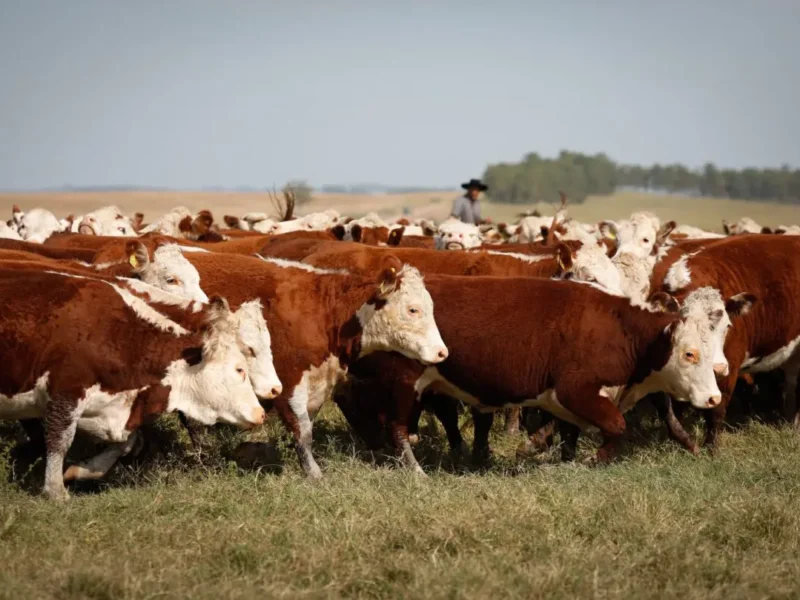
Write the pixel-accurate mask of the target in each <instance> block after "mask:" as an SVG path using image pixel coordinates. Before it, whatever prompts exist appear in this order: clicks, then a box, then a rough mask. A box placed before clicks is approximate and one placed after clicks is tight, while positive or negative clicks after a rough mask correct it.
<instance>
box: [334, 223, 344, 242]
mask: <svg viewBox="0 0 800 600" xmlns="http://www.w3.org/2000/svg"><path fill="white" fill-rule="evenodd" d="M331 233H332V234H333V237H335V238H336V239H337V240H340V241H341V240H343V239H344V234H345V233H346V232H345V230H344V225H334V226H333V227H332V228H331Z"/></svg>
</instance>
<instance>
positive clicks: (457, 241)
mask: <svg viewBox="0 0 800 600" xmlns="http://www.w3.org/2000/svg"><path fill="white" fill-rule="evenodd" d="M433 239H434V244H435V245H436V249H437V250H468V249H470V248H477V247H478V246H480V245H481V243H482V240H483V238H482V236H481V232H480V229H478V227H477V226H475V225H471V224H470V223H464V222H463V221H459V220H458V219H447V221H445V222H444V223H442V224H441V225H439V231H437V232H436V235H434V236H433Z"/></svg>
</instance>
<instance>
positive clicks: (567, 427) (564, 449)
mask: <svg viewBox="0 0 800 600" xmlns="http://www.w3.org/2000/svg"><path fill="white" fill-rule="evenodd" d="M553 425H554V426H557V428H558V432H559V433H560V434H561V461H562V462H572V461H574V460H575V455H576V454H577V451H578V437H580V435H581V428H580V427H578V426H577V425H573V424H572V423H567V422H566V421H558V420H554V421H553Z"/></svg>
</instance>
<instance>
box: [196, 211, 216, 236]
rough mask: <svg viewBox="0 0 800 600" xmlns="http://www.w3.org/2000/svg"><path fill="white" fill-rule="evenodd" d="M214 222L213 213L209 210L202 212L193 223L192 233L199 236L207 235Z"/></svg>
mask: <svg viewBox="0 0 800 600" xmlns="http://www.w3.org/2000/svg"><path fill="white" fill-rule="evenodd" d="M213 222H214V217H212V216H211V213H210V212H209V211H207V210H201V211H200V212H199V213H198V215H197V216H196V217H195V218H194V221H192V232H194V234H195V235H197V236H201V235H205V234H206V233H208V230H209V229H211V224H212V223H213Z"/></svg>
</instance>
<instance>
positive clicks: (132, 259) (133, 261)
mask: <svg viewBox="0 0 800 600" xmlns="http://www.w3.org/2000/svg"><path fill="white" fill-rule="evenodd" d="M128 262H129V263H131V266H132V267H133V268H134V269H135V268H136V267H138V266H139V261H138V260H136V255H135V254H131V257H130V258H129V259H128Z"/></svg>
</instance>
